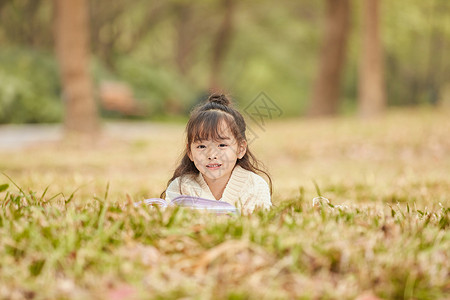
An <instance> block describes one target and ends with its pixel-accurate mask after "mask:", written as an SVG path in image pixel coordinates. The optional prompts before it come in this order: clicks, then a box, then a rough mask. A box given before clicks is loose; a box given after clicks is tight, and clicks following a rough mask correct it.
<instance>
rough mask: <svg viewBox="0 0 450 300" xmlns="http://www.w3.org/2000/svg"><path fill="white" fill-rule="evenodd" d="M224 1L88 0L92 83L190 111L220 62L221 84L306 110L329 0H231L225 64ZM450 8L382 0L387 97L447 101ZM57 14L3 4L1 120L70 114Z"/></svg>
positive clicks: (352, 83)
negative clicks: (58, 53)
mask: <svg viewBox="0 0 450 300" xmlns="http://www.w3.org/2000/svg"><path fill="white" fill-rule="evenodd" d="M232 2H233V1H232ZM224 3H227V2H226V1H208V0H203V1H195V2H190V1H180V0H171V1H165V2H150V3H149V2H148V1H144V0H133V1H124V0H118V1H115V2H114V4H112V3H111V2H110V1H107V0H97V1H94V0H91V1H89V5H90V10H91V20H90V21H91V25H90V26H91V27H90V35H91V49H92V54H93V61H94V63H93V77H94V80H95V83H96V84H95V86H96V87H97V88H98V87H99V86H100V84H101V83H102V81H104V80H114V81H120V82H125V83H127V84H129V85H130V86H131V88H132V89H133V92H134V97H135V99H136V101H138V102H139V103H141V104H142V106H143V107H145V116H148V117H161V116H162V115H174V114H181V115H185V114H186V112H187V111H188V110H189V109H190V108H191V107H192V106H193V105H194V104H196V103H197V102H199V101H200V100H201V99H202V97H204V96H205V95H207V94H208V92H209V89H210V85H211V77H212V74H213V73H214V72H217V73H218V74H219V80H220V85H221V88H222V89H223V90H224V91H227V92H228V93H229V94H230V95H231V96H232V97H233V98H234V99H235V101H236V102H237V104H238V105H239V106H240V107H245V106H246V105H247V104H248V103H250V102H251V101H252V100H253V99H254V98H255V97H256V96H257V95H258V94H259V93H260V92H261V91H263V92H265V93H266V94H267V95H268V96H270V97H271V98H272V99H273V100H274V101H275V102H276V103H277V104H278V105H279V106H280V108H281V109H282V110H283V112H284V116H297V115H300V114H302V113H303V112H305V109H306V108H307V106H308V104H309V98H310V93H311V88H312V85H313V82H314V78H315V75H316V69H317V65H318V64H317V62H318V61H317V60H318V52H319V51H318V50H319V48H320V43H321V38H322V32H323V25H324V22H325V20H324V1H298V2H290V1H282V2H281V3H280V5H275V4H273V2H272V1H268V0H262V1H256V0H251V1H246V2H237V1H234V2H233V3H234V4H233V5H234V6H233V9H232V11H231V20H232V21H231V28H230V39H229V40H227V41H225V42H224V45H223V52H224V54H223V56H221V58H220V69H219V70H216V69H214V67H213V63H212V61H213V59H214V49H215V46H216V45H217V44H218V38H217V37H218V36H219V32H220V28H221V26H222V24H223V20H224V15H225V12H226V11H227V10H226V7H225V6H224ZM360 6H361V4H360V3H359V1H353V2H352V7H351V9H352V20H351V27H352V29H351V36H350V38H349V43H348V51H347V62H346V67H345V68H346V69H345V74H344V75H345V76H344V80H343V82H342V97H341V98H342V102H341V111H342V112H343V113H349V112H350V113H351V112H352V111H354V109H355V106H356V102H357V84H358V62H359V59H360V48H359V47H360V42H361V36H360V30H361V19H360V18H361V7H360ZM449 12H450V2H448V1H447V0H433V1H419V0H412V1H407V0H398V1H383V6H382V13H381V17H382V24H381V34H382V40H383V44H384V52H385V67H386V70H385V75H386V78H385V81H386V88H387V95H388V104H389V105H418V104H425V103H427V104H429V103H431V104H436V103H437V102H439V101H442V98H443V97H444V96H443V94H444V92H443V91H444V90H445V89H448V88H449V87H448V78H450V61H449V60H448V59H447V56H448V55H446V53H447V52H448V50H449V49H450V18H448V17H446V16H448V14H449ZM51 16H52V3H51V2H48V1H42V0H35V1H22V0H6V1H1V3H0V43H1V44H3V45H5V46H6V48H5V47H3V49H2V50H1V51H0V56H1V57H0V122H2V123H5V122H51V121H58V120H59V119H61V113H62V109H61V101H60V100H57V99H58V98H60V97H61V91H60V87H59V86H60V84H59V83H58V77H57V76H56V75H57V71H56V70H57V68H56V63H55V60H54V58H53V57H52V56H51V55H50V54H48V53H51V51H52V48H53V41H52V39H53V38H52V32H51V30H52V17H51ZM24 19H26V20H27V22H23V20H24ZM5 49H6V50H5ZM8 49H13V50H8ZM96 94H97V95H98V93H96ZM36 107H38V108H39V109H36Z"/></svg>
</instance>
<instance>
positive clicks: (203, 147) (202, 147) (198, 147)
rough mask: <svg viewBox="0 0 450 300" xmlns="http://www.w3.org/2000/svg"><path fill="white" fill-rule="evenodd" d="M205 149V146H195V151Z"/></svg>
mask: <svg viewBox="0 0 450 300" xmlns="http://www.w3.org/2000/svg"><path fill="white" fill-rule="evenodd" d="M205 148H206V146H205V145H198V146H197V149H205Z"/></svg>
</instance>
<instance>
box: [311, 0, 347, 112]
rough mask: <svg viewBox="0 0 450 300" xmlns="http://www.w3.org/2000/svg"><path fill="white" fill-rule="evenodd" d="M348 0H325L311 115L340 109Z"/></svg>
mask: <svg viewBox="0 0 450 300" xmlns="http://www.w3.org/2000/svg"><path fill="white" fill-rule="evenodd" d="M349 19H350V3H349V0H327V1H326V20H325V32H324V39H323V43H322V48H321V53H320V61H319V70H318V74H317V77H316V80H315V83H314V88H313V92H312V97H311V104H310V107H309V111H308V114H309V115H310V116H320V115H334V114H336V113H337V112H338V109H339V93H340V83H341V77H342V72H343V67H344V61H345V55H346V50H347V40H348V35H349V24H350V22H349Z"/></svg>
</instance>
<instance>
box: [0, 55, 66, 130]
mask: <svg viewBox="0 0 450 300" xmlns="http://www.w3.org/2000/svg"><path fill="white" fill-rule="evenodd" d="M56 70H57V68H56V63H55V61H54V59H53V57H52V56H51V55H49V54H46V53H42V52H38V51H33V50H27V49H25V48H12V49H2V50H0V123H22V122H26V123H39V122H56V121H60V120H61V117H62V109H63V105H62V102H61V99H60V97H59V95H60V85H59V80H58V74H57V72H56Z"/></svg>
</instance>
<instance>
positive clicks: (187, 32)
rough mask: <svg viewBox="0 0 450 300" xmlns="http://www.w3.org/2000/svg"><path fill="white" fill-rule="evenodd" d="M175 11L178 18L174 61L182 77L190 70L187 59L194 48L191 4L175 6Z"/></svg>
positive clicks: (183, 3) (184, 3) (182, 3)
mask: <svg viewBox="0 0 450 300" xmlns="http://www.w3.org/2000/svg"><path fill="white" fill-rule="evenodd" d="M175 11H176V14H177V18H178V32H177V33H178V35H177V43H176V49H175V53H176V57H175V61H176V64H177V67H178V70H179V71H180V73H181V74H182V75H186V74H187V73H188V70H189V68H190V62H189V57H190V55H191V52H192V49H193V46H194V39H195V35H196V33H195V31H194V30H193V26H192V18H193V17H192V14H193V7H192V3H190V2H180V3H178V4H177V5H176V7H175Z"/></svg>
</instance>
